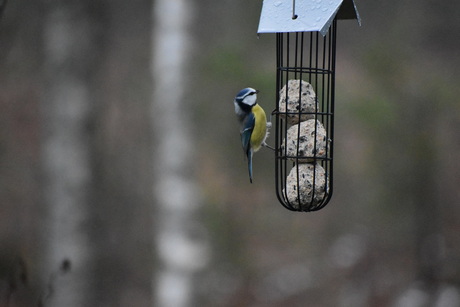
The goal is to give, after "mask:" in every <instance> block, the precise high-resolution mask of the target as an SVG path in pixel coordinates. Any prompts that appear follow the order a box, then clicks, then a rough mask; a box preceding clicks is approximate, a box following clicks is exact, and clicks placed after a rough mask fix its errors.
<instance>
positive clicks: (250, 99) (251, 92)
mask: <svg viewBox="0 0 460 307" xmlns="http://www.w3.org/2000/svg"><path fill="white" fill-rule="evenodd" d="M258 92H259V91H258V90H255V89H253V88H251V87H247V88H245V89H242V90H241V91H239V92H238V94H236V97H235V101H236V102H237V103H238V104H239V105H240V106H241V107H242V108H244V107H246V106H248V107H249V108H252V107H253V106H254V105H255V104H256V103H257V93H258Z"/></svg>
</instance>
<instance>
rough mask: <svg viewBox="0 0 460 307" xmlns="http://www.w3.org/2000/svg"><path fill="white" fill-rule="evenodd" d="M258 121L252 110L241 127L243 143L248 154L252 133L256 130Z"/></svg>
mask: <svg viewBox="0 0 460 307" xmlns="http://www.w3.org/2000/svg"><path fill="white" fill-rule="evenodd" d="M255 123H256V118H255V117H254V114H253V113H252V112H251V113H249V115H248V116H247V117H246V119H245V120H244V121H243V126H242V127H241V144H242V145H243V150H244V152H245V153H246V154H248V152H249V149H250V144H251V135H252V131H253V130H254V125H255Z"/></svg>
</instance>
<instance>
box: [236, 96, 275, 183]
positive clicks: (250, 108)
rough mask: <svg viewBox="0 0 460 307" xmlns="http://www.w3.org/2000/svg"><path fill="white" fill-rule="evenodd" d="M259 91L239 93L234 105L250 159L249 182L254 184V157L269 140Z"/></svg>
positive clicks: (247, 155)
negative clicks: (259, 102) (266, 140)
mask: <svg viewBox="0 0 460 307" xmlns="http://www.w3.org/2000/svg"><path fill="white" fill-rule="evenodd" d="M257 93H259V91H258V90H255V89H253V88H250V87H247V88H245V89H242V90H241V91H239V93H238V94H237V95H236V97H235V100H234V101H233V103H234V104H235V113H236V115H237V117H238V120H239V122H240V124H241V129H240V135H241V144H242V145H243V150H244V153H245V154H246V157H247V159H248V171H249V180H250V182H251V183H252V155H253V153H254V152H256V151H258V150H259V149H260V147H261V146H263V145H265V139H266V138H267V135H268V133H267V116H266V115H265V111H264V110H263V109H262V107H261V106H260V105H258V104H257Z"/></svg>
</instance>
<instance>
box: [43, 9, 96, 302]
mask: <svg viewBox="0 0 460 307" xmlns="http://www.w3.org/2000/svg"><path fill="white" fill-rule="evenodd" d="M78 13H80V14H78ZM85 18H87V17H85V15H84V14H81V12H75V7H73V8H72V7H69V5H68V4H65V3H64V4H59V3H54V5H50V6H49V11H48V12H47V18H46V20H45V30H44V46H45V63H44V69H45V74H46V79H47V80H46V84H47V86H46V90H45V91H46V92H45V94H44V101H43V110H42V111H43V131H44V135H43V155H42V157H43V158H42V164H43V174H44V182H43V187H44V190H43V193H44V200H45V202H46V208H47V217H46V220H45V225H44V226H45V227H46V230H45V234H44V236H45V240H46V246H45V249H46V252H45V259H44V269H43V278H44V279H45V280H44V281H45V282H46V284H47V288H46V289H45V290H44V291H45V293H44V296H43V298H42V304H43V305H44V306H47V307H51V306H56V307H62V306H66V307H72V306H75V307H77V306H78V307H81V306H85V299H86V298H87V297H88V291H89V290H88V289H89V286H88V285H89V276H88V265H87V263H88V259H89V248H88V238H87V233H86V232H85V228H84V227H85V225H84V222H85V220H86V218H87V208H88V197H89V186H90V165H89V145H88V144H89V142H88V132H87V129H86V127H87V121H88V114H89V107H90V106H89V90H88V86H87V83H86V82H87V81H86V80H85V79H84V74H83V73H82V70H83V71H85V68H84V67H82V64H83V63H85V58H84V57H85V56H88V53H87V52H88V46H89V45H88V44H89V42H88V37H89V35H90V33H89V31H90V30H89V25H88V23H87V21H86V20H85ZM86 78H87V76H86ZM63 263H66V264H67V265H68V267H67V270H64V269H63Z"/></svg>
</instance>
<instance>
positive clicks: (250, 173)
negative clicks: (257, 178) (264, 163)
mask: <svg viewBox="0 0 460 307" xmlns="http://www.w3.org/2000/svg"><path fill="white" fill-rule="evenodd" d="M247 156H248V171H249V181H250V182H251V183H252V149H249V150H248V152H247Z"/></svg>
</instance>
